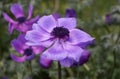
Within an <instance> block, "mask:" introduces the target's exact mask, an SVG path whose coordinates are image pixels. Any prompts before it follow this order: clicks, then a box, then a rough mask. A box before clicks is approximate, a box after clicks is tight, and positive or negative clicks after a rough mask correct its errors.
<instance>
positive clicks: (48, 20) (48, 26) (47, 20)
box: [38, 15, 57, 33]
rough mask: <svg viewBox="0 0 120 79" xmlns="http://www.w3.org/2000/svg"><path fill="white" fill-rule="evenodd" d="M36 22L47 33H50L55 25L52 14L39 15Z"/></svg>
mask: <svg viewBox="0 0 120 79" xmlns="http://www.w3.org/2000/svg"><path fill="white" fill-rule="evenodd" d="M38 24H39V25H40V27H42V28H43V29H44V30H46V31H47V32H49V33H51V31H52V30H53V28H54V27H56V26H57V24H56V20H55V18H54V17H53V16H52V15H49V16H43V17H41V18H40V19H39V21H38Z"/></svg>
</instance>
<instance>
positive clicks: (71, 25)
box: [58, 18, 76, 29]
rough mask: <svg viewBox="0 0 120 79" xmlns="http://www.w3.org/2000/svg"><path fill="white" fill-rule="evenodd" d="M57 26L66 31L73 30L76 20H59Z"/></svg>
mask: <svg viewBox="0 0 120 79" xmlns="http://www.w3.org/2000/svg"><path fill="white" fill-rule="evenodd" d="M58 24H59V26H60V27H62V26H63V27H65V28H67V29H73V28H75V27H76V19H75V18H59V19H58Z"/></svg>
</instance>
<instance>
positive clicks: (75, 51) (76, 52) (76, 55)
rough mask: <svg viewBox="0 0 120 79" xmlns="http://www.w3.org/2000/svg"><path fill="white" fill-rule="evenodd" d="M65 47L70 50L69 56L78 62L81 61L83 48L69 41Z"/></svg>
mask: <svg viewBox="0 0 120 79" xmlns="http://www.w3.org/2000/svg"><path fill="white" fill-rule="evenodd" d="M63 47H64V49H65V50H66V51H67V52H68V58H70V59H74V60H75V61H77V62H78V61H79V59H80V57H81V54H82V52H83V49H81V48H80V47H78V46H72V45H70V44H69V43H68V44H67V43H64V45H63Z"/></svg>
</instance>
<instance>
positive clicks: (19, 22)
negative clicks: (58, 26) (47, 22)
mask: <svg viewBox="0 0 120 79" xmlns="http://www.w3.org/2000/svg"><path fill="white" fill-rule="evenodd" d="M10 10H11V12H12V14H13V15H14V16H15V18H16V20H13V19H11V18H10V17H9V16H8V15H7V14H6V13H3V16H4V19H5V20H6V21H7V22H9V29H8V30H9V32H10V34H12V32H13V30H14V29H16V30H18V31H20V32H22V33H26V31H28V30H31V29H32V24H33V23H35V22H37V20H38V19H39V16H36V17H35V18H33V19H31V16H32V11H33V6H32V5H30V7H29V11H28V16H27V17H25V15H24V12H23V9H22V7H21V5H20V4H13V5H12V6H11V8H10Z"/></svg>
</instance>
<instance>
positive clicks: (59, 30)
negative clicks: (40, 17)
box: [51, 27, 69, 38]
mask: <svg viewBox="0 0 120 79" xmlns="http://www.w3.org/2000/svg"><path fill="white" fill-rule="evenodd" d="M51 35H53V36H55V37H57V38H64V37H66V36H67V37H69V30H68V29H67V28H64V27H55V28H54V29H53V31H52V32H51Z"/></svg>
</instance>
